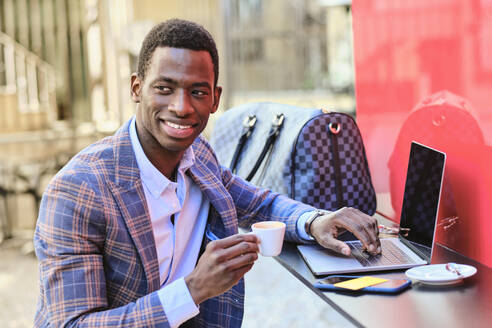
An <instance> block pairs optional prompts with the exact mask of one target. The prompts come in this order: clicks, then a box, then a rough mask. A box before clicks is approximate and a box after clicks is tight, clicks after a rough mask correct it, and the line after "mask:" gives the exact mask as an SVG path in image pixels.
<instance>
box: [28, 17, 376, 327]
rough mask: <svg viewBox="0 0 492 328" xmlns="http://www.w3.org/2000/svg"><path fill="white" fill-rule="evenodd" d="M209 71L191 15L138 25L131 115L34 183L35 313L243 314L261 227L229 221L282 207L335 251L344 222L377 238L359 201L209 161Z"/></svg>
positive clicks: (269, 215) (66, 316)
mask: <svg viewBox="0 0 492 328" xmlns="http://www.w3.org/2000/svg"><path fill="white" fill-rule="evenodd" d="M218 73H219V62H218V55H217V49H216V46H215V43H214V41H213V39H212V37H211V36H210V34H209V33H208V32H207V31H206V30H205V29H204V28H203V27H201V26H200V25H197V24H195V23H192V22H188V21H183V20H177V19H174V20H170V21H166V22H164V23H161V24H159V25H157V26H156V27H154V28H153V29H152V30H151V31H150V32H149V34H148V35H147V36H146V38H145V40H144V42H143V44H142V49H141V52H140V56H139V61H138V72H137V73H136V74H133V75H132V77H131V94H132V99H133V100H134V101H135V103H136V104H137V109H136V115H135V116H134V117H133V118H131V119H130V120H129V121H128V122H127V123H125V124H124V125H123V126H122V127H121V128H120V129H119V130H118V131H117V132H116V133H115V135H113V136H111V137H108V138H105V139H103V140H101V141H99V142H97V143H95V144H93V145H91V146H89V147H87V148H86V149H85V150H83V151H81V152H80V153H79V154H77V155H76V156H75V157H74V158H73V159H72V160H71V161H70V162H69V163H68V164H67V165H66V166H65V167H64V168H63V169H62V170H61V171H60V172H59V173H58V174H57V175H56V176H55V177H54V178H53V180H52V181H51V182H50V184H49V186H48V188H47V189H46V191H45V193H44V195H43V200H42V203H41V207H40V212H39V218H38V222H37V226H36V233H35V237H34V243H35V249H36V255H37V256H38V259H39V268H40V274H39V277H40V297H39V301H38V307H37V312H36V317H35V326H36V327H59V326H68V327H71V326H89V327H90V326H93V327H113V326H115V327H116V326H118V327H169V326H171V327H177V326H179V325H181V324H182V325H183V326H192V327H206V326H213V327H239V326H240V325H241V322H242V316H243V299H244V280H243V276H244V274H245V273H246V272H247V271H249V270H250V269H251V267H252V266H253V263H254V261H255V260H256V259H257V258H258V255H257V253H258V245H257V243H258V240H257V238H256V237H255V236H254V235H251V234H238V233H237V232H238V225H240V226H243V227H249V226H250V225H251V224H252V223H254V222H257V221H263V220H277V221H283V222H285V223H286V224H287V231H286V238H287V239H288V240H291V241H296V242H307V241H310V240H312V239H315V240H316V241H317V242H318V243H320V244H321V245H323V246H325V247H328V248H331V249H334V250H336V251H338V252H340V253H344V254H349V252H350V251H349V249H348V246H347V245H345V244H344V243H343V242H341V241H338V240H336V239H335V238H334V237H336V234H337V233H338V230H340V229H348V230H350V231H352V232H353V233H354V234H355V235H356V236H357V237H358V238H359V239H361V240H362V242H363V244H364V246H365V247H366V248H367V250H368V251H370V252H374V253H377V252H379V251H380V249H379V240H378V237H377V225H376V222H375V220H374V219H372V218H370V217H368V216H367V215H365V214H363V213H361V212H359V211H357V210H354V209H342V210H340V211H337V212H333V213H330V214H322V215H319V212H317V211H315V209H314V208H312V207H311V206H308V205H305V204H302V203H299V202H296V201H293V200H291V199H289V198H287V197H285V196H282V195H279V194H276V193H273V192H270V191H268V190H263V189H259V188H258V187H255V186H254V185H252V184H250V183H248V182H246V181H244V180H242V179H241V178H239V177H237V176H235V175H233V174H232V173H231V172H230V170H229V169H228V168H226V167H223V166H221V165H220V164H219V163H218V162H217V159H216V157H215V154H214V152H213V150H212V149H211V148H210V146H209V144H208V143H207V141H206V140H205V139H204V138H203V137H202V136H201V135H200V133H201V132H202V131H203V129H204V128H205V126H206V125H207V122H208V118H209V116H210V114H212V113H214V112H215V111H216V110H217V107H218V105H219V100H220V95H221V91H222V89H221V88H220V87H219V86H218V85H217V81H218ZM231 128H234V127H231ZM306 222H309V224H308V225H307V226H308V227H309V228H310V229H308V230H310V231H305V229H304V227H305V226H306V225H305V223H306Z"/></svg>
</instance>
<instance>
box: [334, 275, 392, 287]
mask: <svg viewBox="0 0 492 328" xmlns="http://www.w3.org/2000/svg"><path fill="white" fill-rule="evenodd" d="M385 281H388V279H384V278H376V277H361V278H355V279H350V280H347V281H343V282H339V283H336V284H333V286H335V287H340V288H346V289H350V290H359V289H362V288H364V287H369V286H374V285H377V284H380V283H382V282H385Z"/></svg>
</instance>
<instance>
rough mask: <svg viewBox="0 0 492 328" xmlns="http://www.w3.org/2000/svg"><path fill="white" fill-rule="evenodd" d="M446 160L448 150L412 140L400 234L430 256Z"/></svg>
mask: <svg viewBox="0 0 492 328" xmlns="http://www.w3.org/2000/svg"><path fill="white" fill-rule="evenodd" d="M445 159H446V155H445V154H444V153H441V152H439V151H436V150H434V149H431V148H428V147H426V146H423V145H420V144H418V143H415V142H412V146H411V149H410V157H409V161H408V171H407V179H406V182H405V192H404V195H403V206H402V210H401V217H400V228H403V229H400V237H401V238H403V239H406V240H407V241H409V242H410V243H411V244H412V245H414V246H416V247H417V248H418V249H419V250H421V251H424V253H426V256H428V257H429V258H430V252H431V248H432V241H433V238H434V229H435V224H436V215H437V210H438V206H439V197H440V191H441V184H442V179H443V172H444V162H445ZM405 228H406V229H409V230H406V229H405ZM416 244H417V245H416Z"/></svg>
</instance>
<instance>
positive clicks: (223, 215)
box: [189, 156, 238, 238]
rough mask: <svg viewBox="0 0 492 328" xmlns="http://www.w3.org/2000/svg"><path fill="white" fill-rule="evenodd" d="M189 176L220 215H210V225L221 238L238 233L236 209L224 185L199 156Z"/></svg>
mask: <svg viewBox="0 0 492 328" xmlns="http://www.w3.org/2000/svg"><path fill="white" fill-rule="evenodd" d="M189 175H190V177H191V178H192V179H193V181H194V182H195V183H196V184H197V185H198V187H199V188H200V190H201V191H202V192H203V193H204V194H205V196H206V197H207V198H208V200H209V201H210V205H211V206H212V209H213V210H215V211H216V212H217V214H218V215H210V217H209V222H208V224H209V225H210V228H211V229H213V232H214V234H216V235H217V236H218V237H219V238H223V237H226V236H230V235H233V234H236V233H237V232H238V225H237V214H236V207H235V206H234V201H233V200H232V197H231V195H230V194H229V192H228V191H227V189H226V188H225V187H224V185H223V183H222V182H221V181H220V180H219V178H218V177H217V175H216V174H214V173H213V172H212V171H211V170H210V169H209V168H208V167H207V166H206V165H205V164H204V163H202V161H201V160H200V158H199V157H198V156H197V157H196V158H195V163H194V164H193V165H192V166H191V167H190V169H189Z"/></svg>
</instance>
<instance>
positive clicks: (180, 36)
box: [137, 18, 219, 86]
mask: <svg viewBox="0 0 492 328" xmlns="http://www.w3.org/2000/svg"><path fill="white" fill-rule="evenodd" d="M157 47H171V48H181V49H190V50H205V51H207V52H208V53H209V54H210V57H212V64H213V65H214V75H215V77H214V83H215V86H217V80H218V79H219V54H218V52H217V46H216V45H215V41H214V39H213V38H212V35H210V33H209V32H208V31H207V30H206V29H205V28H204V27H203V26H201V25H199V24H197V23H194V22H190V21H187V20H183V19H177V18H174V19H170V20H167V21H165V22H162V23H160V24H158V25H156V26H154V27H153V28H152V29H151V30H150V32H149V33H147V35H146V36H145V39H144V41H143V43H142V48H141V49H140V54H139V56H138V68H137V74H138V77H139V78H141V79H142V80H143V79H145V74H146V73H147V69H148V67H149V64H150V59H151V58H152V54H153V53H154V50H155V49H156V48H157Z"/></svg>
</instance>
